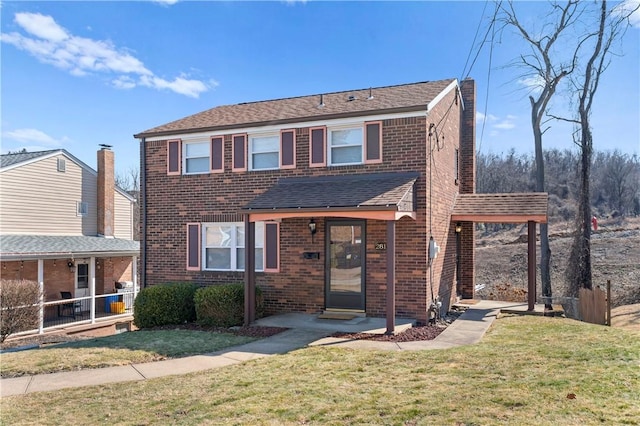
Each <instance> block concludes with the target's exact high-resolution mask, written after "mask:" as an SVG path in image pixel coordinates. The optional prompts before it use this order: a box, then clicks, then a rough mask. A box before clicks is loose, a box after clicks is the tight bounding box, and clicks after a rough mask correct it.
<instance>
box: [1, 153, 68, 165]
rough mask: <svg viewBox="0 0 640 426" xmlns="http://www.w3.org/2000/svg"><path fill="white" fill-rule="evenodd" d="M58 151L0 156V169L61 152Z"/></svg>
mask: <svg viewBox="0 0 640 426" xmlns="http://www.w3.org/2000/svg"><path fill="white" fill-rule="evenodd" d="M61 151H62V150H60V149H50V150H48V151H37V152H15V153H11V154H2V155H1V156H0V168H5V167H9V166H13V165H14V164H19V163H25V162H27V161H31V160H34V159H36V158H39V157H44V156H45V155H49V154H51V153H54V152H61Z"/></svg>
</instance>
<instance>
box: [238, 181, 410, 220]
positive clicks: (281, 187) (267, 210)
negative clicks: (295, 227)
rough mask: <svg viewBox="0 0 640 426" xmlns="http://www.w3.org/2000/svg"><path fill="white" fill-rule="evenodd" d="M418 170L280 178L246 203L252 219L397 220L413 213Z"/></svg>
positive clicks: (246, 210)
mask: <svg viewBox="0 0 640 426" xmlns="http://www.w3.org/2000/svg"><path fill="white" fill-rule="evenodd" d="M419 176H420V174H419V173H417V172H407V173H362V174H356V175H339V176H315V177H299V178H282V179H279V180H278V182H277V183H276V184H275V185H273V186H272V187H271V188H269V189H268V190H267V191H265V192H264V193H262V194H260V195H258V196H257V197H256V198H254V199H253V200H252V201H251V202H249V203H248V204H247V205H246V206H245V207H244V208H243V209H242V210H241V212H242V213H245V214H247V213H248V214H249V215H250V217H251V220H252V221H255V220H267V219H275V218H284V217H306V216H340V217H360V218H372V219H375V218H378V219H383V220H384V219H386V220H396V219H398V218H400V217H402V216H412V217H413V216H414V215H415V201H414V190H413V186H414V183H415V182H416V180H417V179H418V177H419Z"/></svg>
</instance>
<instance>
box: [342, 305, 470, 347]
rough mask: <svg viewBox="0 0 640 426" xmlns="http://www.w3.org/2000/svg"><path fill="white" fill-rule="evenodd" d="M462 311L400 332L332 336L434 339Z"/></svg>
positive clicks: (364, 338) (382, 339)
mask: <svg viewBox="0 0 640 426" xmlns="http://www.w3.org/2000/svg"><path fill="white" fill-rule="evenodd" d="M460 315H462V312H461V311H451V312H449V313H447V315H446V316H444V317H442V318H440V319H439V320H438V321H437V322H436V323H435V324H430V325H422V326H414V327H411V328H408V329H406V330H405V331H403V332H401V333H398V334H372V333H343V332H338V333H333V334H332V335H331V337H339V338H341V339H350V340H372V341H376V342H397V343H400V342H416V341H421V340H433V339H435V338H436V337H438V335H439V334H440V333H442V332H443V331H444V330H445V329H446V328H447V327H448V326H449V325H450V324H451V323H452V322H453V321H455V320H456V318H458V317H459V316H460Z"/></svg>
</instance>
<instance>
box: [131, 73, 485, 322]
mask: <svg viewBox="0 0 640 426" xmlns="http://www.w3.org/2000/svg"><path fill="white" fill-rule="evenodd" d="M135 137H136V138H138V139H140V149H141V163H142V167H141V176H142V184H141V190H142V218H141V235H142V240H143V244H142V247H141V263H142V267H141V269H142V270H141V279H142V281H143V283H144V285H154V284H159V283H164V282H171V281H192V282H196V283H198V284H201V285H214V284H218V283H228V282H244V283H245V288H246V291H247V294H248V295H251V294H253V292H252V291H251V290H252V288H253V286H254V285H258V286H260V287H261V289H262V290H263V293H264V297H265V310H266V313H267V314H274V313H280V312H292V311H298V312H307V313H317V312H321V311H325V310H338V311H353V312H360V313H365V314H366V315H368V316H378V317H385V316H386V318H387V325H388V328H389V327H391V326H392V325H393V321H394V317H396V316H397V317H406V318H415V319H417V321H418V322H421V323H425V322H427V321H428V319H429V315H430V313H429V308H430V307H431V306H432V305H433V306H441V309H442V310H446V309H448V307H449V306H450V304H451V302H452V301H454V300H455V299H456V297H463V298H470V297H473V291H474V287H473V275H474V265H473V245H474V236H473V218H471V220H465V221H460V222H455V221H454V220H453V219H455V218H454V217H453V216H452V213H453V210H454V206H455V204H456V200H457V199H458V198H459V196H460V194H473V193H474V192H475V182H474V179H475V83H474V81H473V80H469V79H468V80H464V81H462V82H458V81H457V80H456V79H448V80H441V81H433V82H420V83H413V84H403V85H397V86H388V87H377V88H370V89H363V90H351V91H344V92H336V93H324V94H318V95H312V96H302V97H295V98H287V99H277V100H269V101H262V102H249V103H241V104H237V105H225V106H219V107H216V108H213V109H210V110H207V111H204V112H201V113H198V114H195V115H191V116H188V117H186V118H182V119H179V120H176V121H173V122H170V123H167V124H164V125H161V126H158V127H155V128H152V129H150V130H147V131H144V132H141V133H139V134H137V135H135ZM252 247H253V248H254V249H251V248H252ZM245 248H249V249H248V250H245ZM247 265H249V267H248V268H245V266H247ZM251 265H253V266H254V268H252V267H251ZM254 270H255V272H253V271H254ZM251 306H252V303H251V298H250V297H248V298H247V309H246V312H245V318H246V322H251V321H252V320H253V319H254V315H255V313H254V312H253V308H251Z"/></svg>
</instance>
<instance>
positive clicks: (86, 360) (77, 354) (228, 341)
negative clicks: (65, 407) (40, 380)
mask: <svg viewBox="0 0 640 426" xmlns="http://www.w3.org/2000/svg"><path fill="white" fill-rule="evenodd" d="M252 340H255V338H252V337H246V336H236V335H233V334H228V333H211V332H207V331H194V330H138V331H132V332H127V333H121V334H116V335H113V336H108V337H99V338H95V339H88V340H79V341H74V342H68V343H62V344H57V345H52V346H51V347H45V348H41V349H31V350H27V351H21V352H9V353H3V354H2V357H1V362H0V373H1V374H2V376H3V377H16V376H22V375H26V374H43V373H54V372H59V371H69V370H79V369H86V368H100V367H113V366H117V365H128V364H134V363H141V362H149V361H159V360H163V359H167V358H177V357H183V356H187V355H194V354H202V353H208V352H215V351H219V350H221V349H224V348H226V347H229V346H234V345H241V344H243V343H247V342H250V341H252Z"/></svg>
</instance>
